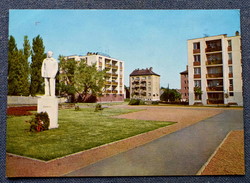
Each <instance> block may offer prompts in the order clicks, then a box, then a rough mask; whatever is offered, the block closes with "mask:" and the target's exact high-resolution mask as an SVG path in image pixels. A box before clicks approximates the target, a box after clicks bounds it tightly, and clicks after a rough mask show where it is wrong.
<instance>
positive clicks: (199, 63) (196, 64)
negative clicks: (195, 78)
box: [193, 61, 201, 66]
mask: <svg viewBox="0 0 250 183" xmlns="http://www.w3.org/2000/svg"><path fill="white" fill-rule="evenodd" d="M193 65H194V66H200V65H201V62H197V61H196V62H193Z"/></svg>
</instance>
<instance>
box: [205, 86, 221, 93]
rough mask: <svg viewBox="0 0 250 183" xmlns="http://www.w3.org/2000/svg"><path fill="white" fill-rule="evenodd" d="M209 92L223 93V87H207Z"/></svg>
mask: <svg viewBox="0 0 250 183" xmlns="http://www.w3.org/2000/svg"><path fill="white" fill-rule="evenodd" d="M207 91H208V92H209V91H221V92H223V86H211V87H207Z"/></svg>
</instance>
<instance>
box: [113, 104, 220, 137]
mask: <svg viewBox="0 0 250 183" xmlns="http://www.w3.org/2000/svg"><path fill="white" fill-rule="evenodd" d="M144 109H145V110H143V111H139V112H134V113H128V114H123V115H119V116H116V117H117V118H125V119H140V120H153V121H170V122H177V123H176V124H174V125H171V126H169V127H167V131H168V132H166V131H165V132H164V133H165V134H169V133H172V132H175V131H177V130H180V129H182V128H185V127H187V126H190V125H193V124H195V123H197V122H199V121H201V120H204V119H207V118H209V117H212V116H214V115H217V114H220V113H221V112H222V111H223V110H219V109H190V108H189V109H188V108H171V107H168V108H165V107H149V108H144Z"/></svg>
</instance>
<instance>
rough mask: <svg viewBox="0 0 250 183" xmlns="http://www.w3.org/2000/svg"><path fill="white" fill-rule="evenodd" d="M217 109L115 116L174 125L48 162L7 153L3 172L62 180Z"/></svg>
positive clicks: (148, 110)
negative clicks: (63, 177) (167, 122)
mask: <svg viewBox="0 0 250 183" xmlns="http://www.w3.org/2000/svg"><path fill="white" fill-rule="evenodd" d="M221 112H222V110H218V109H205V110H204V109H186V108H165V107H164V108H163V107H161V108H157V107H156V108H154V107H153V108H152V107H149V108H146V110H144V111H139V112H134V113H129V114H124V115H120V116H118V117H119V118H127V119H143V120H159V121H174V122H177V123H176V124H174V125H170V126H167V127H163V128H159V129H157V130H154V131H150V132H147V133H143V134H139V135H136V136H134V137H130V138H127V139H124V140H120V141H117V142H113V143H110V144H106V145H103V146H99V147H97V148H93V149H90V150H87V151H83V152H79V153H76V154H73V155H69V156H65V157H63V158H59V159H56V160H51V161H48V162H43V161H38V160H34V159H31V158H25V157H21V156H16V155H12V154H9V153H7V155H6V157H7V161H6V172H7V176H8V177H49V176H53V177H54V176H63V175H64V174H67V173H69V172H71V171H74V170H77V169H79V168H83V167H85V166H88V165H90V164H93V163H95V162H97V161H100V160H102V159H105V158H108V157H111V156H114V155H116V154H118V153H121V152H125V151H127V150H130V149H133V148H135V147H138V146H140V145H143V144H146V143H148V142H150V141H152V140H155V139H157V138H160V137H162V136H164V135H167V134H170V133H173V132H175V131H177V130H180V129H182V128H185V127H187V126H190V125H192V124H195V123H197V122H199V121H201V120H204V119H206V118H209V117H212V116H214V115H216V114H219V113H221Z"/></svg>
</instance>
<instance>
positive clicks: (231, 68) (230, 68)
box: [229, 66, 233, 74]
mask: <svg viewBox="0 0 250 183" xmlns="http://www.w3.org/2000/svg"><path fill="white" fill-rule="evenodd" d="M232 73H233V67H232V66H229V74H232Z"/></svg>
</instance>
